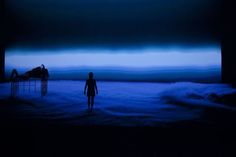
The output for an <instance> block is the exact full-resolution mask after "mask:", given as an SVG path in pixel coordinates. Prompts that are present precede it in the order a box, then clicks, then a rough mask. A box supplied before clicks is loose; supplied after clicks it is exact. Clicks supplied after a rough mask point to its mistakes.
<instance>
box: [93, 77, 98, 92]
mask: <svg viewBox="0 0 236 157" xmlns="http://www.w3.org/2000/svg"><path fill="white" fill-rule="evenodd" d="M94 86H95V90H96V93H97V94H98V88H97V83H96V80H94Z"/></svg>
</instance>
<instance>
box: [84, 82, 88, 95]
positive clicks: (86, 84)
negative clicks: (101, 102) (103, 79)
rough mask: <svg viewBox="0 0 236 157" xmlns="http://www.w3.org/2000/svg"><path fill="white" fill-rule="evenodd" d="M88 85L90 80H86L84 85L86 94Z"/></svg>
mask: <svg viewBox="0 0 236 157" xmlns="http://www.w3.org/2000/svg"><path fill="white" fill-rule="evenodd" d="M87 86H88V80H87V81H86V83H85V86H84V95H85V94H86V89H87Z"/></svg>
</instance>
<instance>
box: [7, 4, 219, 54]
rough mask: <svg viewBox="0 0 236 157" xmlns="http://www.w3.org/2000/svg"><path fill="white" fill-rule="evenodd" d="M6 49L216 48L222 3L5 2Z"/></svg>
mask: <svg viewBox="0 0 236 157" xmlns="http://www.w3.org/2000/svg"><path fill="white" fill-rule="evenodd" d="M5 10H6V19H7V20H6V22H7V33H6V35H7V40H6V42H7V43H6V44H7V47H20V48H36V49H38V48H56V47H78V46H93V45H94V46H130V45H131V46H132V45H142V44H143V45H145V44H151V45H162V44H173V43H174V44H206V45H207V44H216V43H217V42H218V41H219V37H220V31H219V30H220V27H219V24H220V19H219V17H220V0H6V1H5Z"/></svg>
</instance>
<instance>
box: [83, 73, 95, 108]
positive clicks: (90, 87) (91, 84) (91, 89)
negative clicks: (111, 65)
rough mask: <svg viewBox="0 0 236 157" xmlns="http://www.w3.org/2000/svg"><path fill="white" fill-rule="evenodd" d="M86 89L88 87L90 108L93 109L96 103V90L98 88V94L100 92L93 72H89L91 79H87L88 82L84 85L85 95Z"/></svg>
mask: <svg viewBox="0 0 236 157" xmlns="http://www.w3.org/2000/svg"><path fill="white" fill-rule="evenodd" d="M86 89H87V97H88V110H90V111H92V110H93V105H94V97H95V90H96V94H98V89H97V84H96V80H95V79H93V73H92V72H90V73H89V79H87V80H86V84H85V87H84V95H85V94H86ZM90 102H91V103H90Z"/></svg>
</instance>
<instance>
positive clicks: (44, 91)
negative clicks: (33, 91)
mask: <svg viewBox="0 0 236 157" xmlns="http://www.w3.org/2000/svg"><path fill="white" fill-rule="evenodd" d="M48 78H49V73H48V70H47V69H46V68H45V66H44V65H43V64H42V65H41V96H45V95H46V94H47V91H48Z"/></svg>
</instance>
